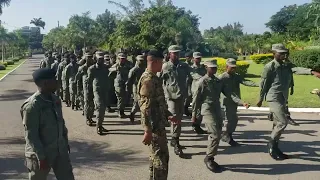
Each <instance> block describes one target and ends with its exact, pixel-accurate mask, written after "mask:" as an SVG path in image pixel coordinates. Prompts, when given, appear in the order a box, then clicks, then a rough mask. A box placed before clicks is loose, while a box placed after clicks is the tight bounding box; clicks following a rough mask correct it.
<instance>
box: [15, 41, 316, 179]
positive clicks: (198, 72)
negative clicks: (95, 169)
mask: <svg viewBox="0 0 320 180" xmlns="http://www.w3.org/2000/svg"><path fill="white" fill-rule="evenodd" d="M272 51H273V54H274V60H272V61H271V62H270V63H268V64H266V65H265V68H264V70H263V72H262V77H261V83H260V84H256V83H255V82H252V81H249V80H246V79H244V78H243V77H242V76H240V75H239V74H237V73H236V69H237V63H236V60H235V59H232V58H229V59H227V61H226V70H225V72H224V73H222V74H220V75H217V74H216V73H217V68H218V64H217V61H216V60H211V61H206V62H204V63H202V62H201V53H200V52H187V53H186V54H185V57H186V62H182V61H180V47H179V46H177V45H172V46H170V47H169V48H168V50H167V51H165V52H164V53H162V52H159V51H157V50H149V51H144V52H142V53H141V55H138V56H136V57H135V58H134V60H132V61H129V60H128V59H127V55H126V54H125V53H122V52H120V53H118V54H116V55H114V54H109V53H108V52H103V51H95V52H92V51H89V50H85V49H84V50H83V53H79V54H74V53H71V52H65V53H63V54H61V55H60V54H58V53H52V52H47V53H46V57H45V59H43V60H42V61H41V63H40V68H39V69H38V70H36V71H35V72H34V73H33V79H34V82H35V84H36V86H37V87H38V91H37V92H36V93H35V94H34V95H32V96H31V97H30V98H29V99H27V100H26V101H25V103H24V104H23V105H22V107H21V116H22V119H23V125H24V128H25V134H26V136H25V138H26V153H25V155H26V166H27V168H28V170H29V179H32V180H43V179H46V177H47V175H48V173H49V171H50V169H51V168H52V169H53V171H54V173H55V175H56V177H57V179H58V180H72V179H74V177H73V173H72V166H71V162H70V159H69V153H70V147H69V144H68V135H67V133H68V130H67V128H66V126H65V122H64V118H63V115H62V106H63V104H62V103H64V105H65V106H66V107H71V108H72V109H73V110H74V111H80V112H82V115H83V120H84V121H83V123H86V124H87V125H88V126H96V132H97V134H98V135H104V134H106V133H108V130H107V129H106V128H105V127H103V126H102V124H103V121H104V117H105V113H106V112H107V113H111V112H115V111H117V112H118V116H119V118H122V119H128V121H130V122H131V123H134V122H135V118H136V117H135V115H136V113H137V112H138V111H140V113H141V118H140V121H141V125H142V127H143V130H144V136H143V141H142V142H143V144H145V145H148V146H149V148H150V166H149V171H150V179H154V180H166V179H167V177H168V171H169V169H168V163H169V150H168V145H167V136H166V131H165V128H166V127H171V137H172V139H171V141H170V146H172V147H173V151H174V153H175V154H176V155H177V156H179V157H181V158H183V157H184V153H183V146H182V145H181V144H180V141H179V139H180V135H181V133H183V132H181V120H182V118H183V115H186V116H188V117H189V118H190V119H191V121H192V129H193V130H194V132H195V133H197V134H208V145H207V154H206V157H205V158H204V162H205V165H206V167H207V168H208V169H209V170H210V171H212V172H215V173H217V172H221V171H223V167H222V166H220V165H219V164H218V163H217V162H216V161H215V156H216V155H217V153H218V147H219V142H220V141H224V142H226V143H228V144H230V146H231V147H235V146H240V144H239V143H237V142H236V140H235V139H233V136H232V135H233V133H234V132H235V130H236V127H237V124H238V116H237V107H238V106H239V105H240V106H244V107H246V108H249V107H250V104H248V103H246V102H245V101H244V100H242V99H241V93H240V84H242V85H245V86H250V87H253V88H260V89H261V91H260V94H257V99H258V102H257V106H259V107H260V106H261V105H262V102H263V101H266V102H267V103H268V105H269V107H270V115H269V118H270V120H272V121H273V128H272V133H271V136H270V139H269V142H268V145H267V148H268V153H269V155H270V156H271V157H272V158H273V159H275V160H285V159H288V158H289V156H288V155H286V154H285V153H283V152H282V151H281V150H280V149H279V146H278V145H279V140H280V137H281V134H282V133H283V131H284V130H285V128H286V126H287V124H288V123H290V124H291V125H298V124H297V123H296V122H294V121H293V120H292V118H291V117H290V113H289V111H288V95H289V94H290V95H292V94H293V92H294V81H293V73H297V74H310V75H315V76H317V77H320V74H319V73H318V72H315V71H312V70H311V69H306V68H301V67H295V66H294V64H292V63H291V62H290V61H289V59H288V54H289V51H288V49H286V48H285V46H284V45H282V44H274V45H273V46H272ZM289 91H290V93H289ZM315 94H320V93H319V91H317V92H315ZM129 104H132V108H131V110H130V112H129V114H125V107H127V106H128V105H129ZM190 104H192V106H191V108H189V106H190ZM113 106H116V108H114V107H113ZM189 109H190V110H191V111H189ZM94 117H95V119H94ZM225 119H226V123H224V120H225ZM202 122H203V123H204V124H205V127H206V129H207V131H205V130H204V129H202V128H201V124H202ZM224 126H225V127H226V130H225V131H224V132H223V130H222V129H223V127H224Z"/></svg>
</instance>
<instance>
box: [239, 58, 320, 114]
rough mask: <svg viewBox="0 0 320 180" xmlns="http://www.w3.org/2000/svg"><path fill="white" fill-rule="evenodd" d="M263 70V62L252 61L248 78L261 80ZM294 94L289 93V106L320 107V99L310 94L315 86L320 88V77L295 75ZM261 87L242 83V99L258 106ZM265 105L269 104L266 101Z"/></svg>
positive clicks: (255, 80) (256, 80)
mask: <svg viewBox="0 0 320 180" xmlns="http://www.w3.org/2000/svg"><path fill="white" fill-rule="evenodd" d="M262 70H263V65H262V64H255V63H251V64H250V67H249V69H248V73H247V79H250V80H252V81H254V82H260V75H261V73H262ZM294 83H295V87H294V90H295V91H294V94H293V95H292V96H290V95H289V107H291V108H320V99H319V98H318V97H317V96H316V95H312V94H310V91H311V90H312V89H315V88H318V89H319V88H320V79H318V78H316V77H314V76H311V75H309V76H308V75H294ZM259 93H260V89H259V88H256V87H246V86H243V85H241V99H243V100H244V101H246V102H249V103H250V104H251V105H252V106H256V103H257V100H258V97H259ZM263 106H267V103H266V102H264V103H263Z"/></svg>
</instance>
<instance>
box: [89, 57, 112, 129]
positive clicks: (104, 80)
mask: <svg viewBox="0 0 320 180" xmlns="http://www.w3.org/2000/svg"><path fill="white" fill-rule="evenodd" d="M96 59H97V63H96V64H94V65H92V66H91V67H89V69H88V86H89V94H91V95H93V100H94V105H95V108H96V110H97V121H98V122H97V133H98V134H99V135H103V134H104V133H106V132H108V131H107V130H106V129H105V128H104V127H103V126H102V123H103V120H104V115H105V113H106V108H107V106H108V105H109V99H108V96H109V94H108V93H109V91H110V89H109V88H110V83H109V78H108V75H109V70H108V67H107V65H106V64H105V63H104V54H103V52H101V51H97V52H96Z"/></svg>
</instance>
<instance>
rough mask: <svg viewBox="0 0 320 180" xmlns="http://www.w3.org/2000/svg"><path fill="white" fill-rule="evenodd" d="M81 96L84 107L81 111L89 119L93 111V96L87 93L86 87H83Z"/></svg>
mask: <svg viewBox="0 0 320 180" xmlns="http://www.w3.org/2000/svg"><path fill="white" fill-rule="evenodd" d="M83 97H84V108H83V112H84V115H85V117H86V118H87V119H91V118H92V117H93V113H94V102H93V97H92V96H90V95H89V92H88V90H87V89H83Z"/></svg>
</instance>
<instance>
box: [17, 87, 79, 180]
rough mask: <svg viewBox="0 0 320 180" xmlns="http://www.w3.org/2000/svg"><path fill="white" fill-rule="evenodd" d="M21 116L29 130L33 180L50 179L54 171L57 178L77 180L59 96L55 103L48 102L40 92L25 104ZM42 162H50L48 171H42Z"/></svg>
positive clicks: (28, 153) (28, 151)
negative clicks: (51, 170)
mask: <svg viewBox="0 0 320 180" xmlns="http://www.w3.org/2000/svg"><path fill="white" fill-rule="evenodd" d="M21 115H22V118H23V125H24V129H25V140H26V146H25V156H26V166H27V168H28V170H29V179H30V180H44V179H47V176H48V174H49V171H50V169H51V168H52V169H53V171H54V174H55V176H56V178H57V179H66V180H67V179H68V180H74V176H73V173H72V166H71V162H70V159H69V154H68V149H69V145H68V136H67V133H68V130H67V128H66V126H65V121H64V119H63V116H62V107H61V100H60V99H59V97H57V96H56V95H54V94H52V97H51V100H48V99H45V98H44V97H43V96H42V95H41V94H40V92H36V93H35V94H33V95H32V96H31V97H30V98H28V99H27V100H26V101H25V103H24V104H23V105H22V107H21ZM40 160H46V161H47V163H48V165H49V169H48V170H40V169H39V167H40V165H39V161H40Z"/></svg>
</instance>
